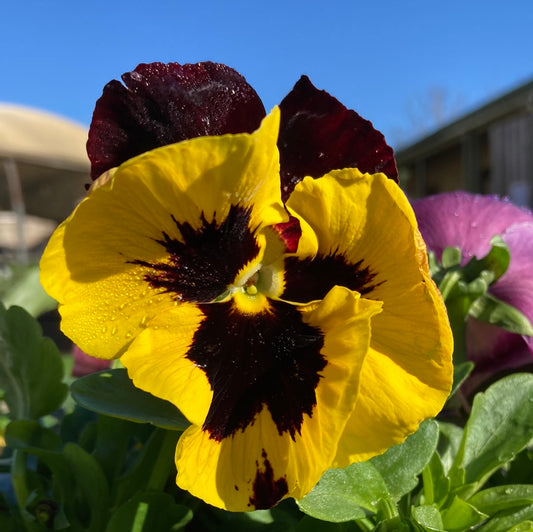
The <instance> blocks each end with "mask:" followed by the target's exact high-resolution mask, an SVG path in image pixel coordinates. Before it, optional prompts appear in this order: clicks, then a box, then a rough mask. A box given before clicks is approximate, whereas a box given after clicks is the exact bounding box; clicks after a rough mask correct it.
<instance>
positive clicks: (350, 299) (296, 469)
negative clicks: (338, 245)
mask: <svg viewBox="0 0 533 532" xmlns="http://www.w3.org/2000/svg"><path fill="white" fill-rule="evenodd" d="M380 308H381V305H380V304H379V303H377V302H371V301H366V300H362V299H360V298H359V297H358V296H357V294H354V293H353V292H350V291H349V290H346V289H344V288H341V287H336V288H334V289H333V290H332V291H331V292H330V293H329V294H328V295H327V296H326V298H325V299H324V300H323V301H322V302H320V303H318V302H317V303H313V304H311V305H307V306H302V307H299V312H301V313H302V319H303V321H304V322H305V323H307V324H309V325H310V326H313V327H316V328H318V329H319V330H320V331H322V334H323V335H324V342H323V346H322V349H321V356H322V357H323V358H324V361H325V365H324V367H323V369H322V370H321V371H320V379H318V381H317V384H316V387H315V391H314V394H315V404H314V405H313V407H312V409H311V410H310V411H309V412H307V413H304V414H303V416H302V417H301V419H300V421H298V422H297V423H296V422H295V418H294V419H292V420H291V419H290V416H291V415H293V414H294V413H295V410H294V404H293V401H296V405H298V406H297V407H298V408H299V405H300V403H299V401H300V400H301V397H295V396H294V394H292V395H291V388H290V387H288V388H283V386H278V387H276V389H274V390H272V394H275V395H276V396H277V398H276V400H275V401H279V403H280V404H283V405H285V406H284V408H283V410H282V412H281V419H280V417H279V416H280V412H279V411H277V410H276V408H275V404H274V408H273V407H272V403H270V402H268V400H267V402H266V403H263V404H262V406H261V408H260V409H258V411H257V412H255V414H254V416H253V417H252V418H251V419H249V421H248V422H247V423H246V424H239V423H234V422H233V421H231V420H230V418H228V421H229V423H230V424H231V427H236V429H235V428H231V430H230V431H225V430H224V428H223V427H220V426H218V425H217V420H216V419H209V418H208V419H207V420H206V422H205V423H204V424H203V426H202V427H200V426H193V427H191V428H189V429H188V430H187V431H186V432H185V433H184V434H183V436H182V437H181V438H180V441H179V443H178V448H177V452H176V465H177V470H178V476H177V483H178V485H179V486H180V487H181V488H183V489H186V490H189V491H190V492H191V493H192V494H193V495H196V496H198V497H200V498H202V499H203V500H205V501H206V502H208V503H209V504H212V505H215V506H218V507H221V508H226V509H229V510H233V511H247V510H253V509H256V508H268V507H271V506H273V505H275V504H276V503H277V502H278V501H279V500H281V499H282V498H285V497H296V498H300V497H303V496H304V495H305V494H306V493H307V492H309V491H310V490H311V488H312V487H313V486H314V485H315V484H316V482H317V481H318V480H319V478H320V476H321V475H322V474H323V472H324V471H325V470H326V469H327V468H328V467H330V466H331V462H332V460H333V457H334V456H335V453H336V449H337V443H338V438H339V436H340V434H341V433H342V430H343V428H344V425H345V423H346V420H347V418H348V416H349V415H350V413H351V411H352V408H353V404H354V401H355V398H356V395H357V388H358V381H359V377H358V375H359V371H360V368H361V364H362V362H363V360H364V357H365V354H366V351H367V348H368V341H369V321H370V319H371V317H372V316H373V315H375V313H377V312H379V311H380ZM295 339H296V338H295ZM219 341H224V340H220V339H219ZM249 356H250V357H251V358H252V359H253V357H254V353H253V352H251V353H250V354H249ZM303 363H305V359H304V360H303ZM228 366H230V365H229V364H226V365H225V367H226V374H225V380H226V381H229V386H232V382H233V381H232V380H231V375H230V374H228V371H227V368H228ZM233 371H234V372H236V374H237V376H239V374H240V375H243V376H244V377H243V378H244V379H245V378H246V377H245V375H246V372H247V368H246V367H242V366H239V365H236V366H235V369H234V370H233ZM310 372H312V370H311V369H310ZM301 375H302V378H303V377H304V375H305V371H303V370H302V373H301ZM265 379H266V380H265ZM269 379H272V377H271V376H269V375H265V376H264V378H263V379H262V381H261V380H259V381H256V382H254V383H252V386H253V387H258V388H261V387H264V385H265V384H267V385H268V384H269V382H272V383H274V381H269ZM240 380H242V379H240ZM242 397H243V399H242V400H246V398H247V397H249V395H246V394H243V396H242ZM217 398H218V399H222V398H223V395H222V396H221V395H220V394H219V392H218V390H217V389H215V390H214V394H213V403H215V402H216V401H217ZM271 399H272V398H271ZM242 406H243V405H242V404H241V403H240V402H237V403H236V404H235V405H234V409H235V411H236V412H239V411H240V409H241V407H242ZM211 409H212V410H217V406H216V405H215V404H213V405H212V407H211ZM300 413H301V411H300ZM287 416H288V417H287ZM247 419H248V418H247ZM288 421H289V422H288ZM292 422H294V423H292Z"/></svg>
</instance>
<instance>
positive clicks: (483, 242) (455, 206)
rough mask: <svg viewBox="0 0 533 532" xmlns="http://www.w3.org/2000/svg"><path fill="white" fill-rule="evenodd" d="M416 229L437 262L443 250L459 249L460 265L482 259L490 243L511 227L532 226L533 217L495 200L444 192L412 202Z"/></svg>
mask: <svg viewBox="0 0 533 532" xmlns="http://www.w3.org/2000/svg"><path fill="white" fill-rule="evenodd" d="M413 208H414V211H415V214H416V217H417V220H418V226H419V229H420V232H421V233H422V237H423V238H424V240H425V242H426V245H427V247H428V249H431V250H432V251H434V252H435V254H436V255H437V258H438V259H439V260H440V257H441V254H442V250H443V249H444V248H446V247H458V248H460V249H461V250H462V253H463V261H462V262H463V264H465V263H466V262H468V261H469V260H470V259H471V258H472V257H473V256H474V255H475V256H476V257H478V258H481V257H484V256H485V255H486V254H487V253H488V252H489V250H490V239H491V238H492V237H493V236H494V235H499V234H502V233H503V232H504V231H505V230H506V229H507V228H508V227H509V226H510V225H511V224H515V223H521V222H533V214H532V213H531V212H529V211H527V210H525V209H522V208H520V207H517V206H516V205H513V204H512V203H510V202H509V201H507V200H501V199H499V198H497V197H496V196H481V195H477V194H470V193H468V192H462V191H458V192H447V193H444V194H437V195H435V196H430V197H427V198H423V199H420V200H416V201H415V202H413Z"/></svg>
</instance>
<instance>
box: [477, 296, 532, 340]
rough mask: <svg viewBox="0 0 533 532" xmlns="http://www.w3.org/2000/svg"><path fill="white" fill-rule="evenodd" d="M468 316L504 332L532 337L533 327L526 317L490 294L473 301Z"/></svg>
mask: <svg viewBox="0 0 533 532" xmlns="http://www.w3.org/2000/svg"><path fill="white" fill-rule="evenodd" d="M469 314H470V316H473V317H474V318H476V319H478V320H480V321H484V322H486V323H490V324H492V325H496V326H497V327H500V328H502V329H505V330H506V331H509V332H512V333H516V334H525V335H529V336H533V325H531V322H530V321H529V319H528V318H527V316H525V315H524V314H522V312H520V311H519V310H518V309H517V308H515V307H513V306H511V305H508V304H507V303H504V302H503V301H500V300H499V299H497V298H495V297H494V296H492V295H491V294H488V293H487V294H484V295H483V296H481V297H479V298H478V299H477V300H476V301H474V302H473V303H472V305H471V307H470V310H469Z"/></svg>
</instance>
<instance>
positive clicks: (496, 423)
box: [453, 373, 533, 488]
mask: <svg viewBox="0 0 533 532" xmlns="http://www.w3.org/2000/svg"><path fill="white" fill-rule="evenodd" d="M532 398H533V375H531V374H525V373H524V374H514V375H510V376H508V377H505V378H503V379H501V380H499V381H497V382H496V383H494V384H493V385H492V386H490V387H489V388H488V389H487V391H486V392H484V393H479V394H477V395H476V397H475V398H474V403H473V406H472V411H471V414H470V417H469V419H468V422H467V424H466V427H465V430H464V435H463V440H462V442H461V448H460V450H459V452H458V454H457V457H456V463H454V466H453V467H454V468H456V467H462V468H464V470H465V482H466V483H467V484H472V485H473V487H474V488H475V487H476V486H477V487H480V486H481V485H482V484H483V482H484V481H485V480H486V478H487V477H488V476H489V475H490V474H491V473H492V472H494V471H495V470H496V469H498V468H499V467H501V466H502V465H503V464H505V463H507V462H509V461H510V460H512V458H513V457H514V456H515V455H516V454H517V453H518V452H520V451H521V450H522V449H524V448H525V447H526V446H527V444H528V443H529V442H530V440H531V436H532V434H533V401H532Z"/></svg>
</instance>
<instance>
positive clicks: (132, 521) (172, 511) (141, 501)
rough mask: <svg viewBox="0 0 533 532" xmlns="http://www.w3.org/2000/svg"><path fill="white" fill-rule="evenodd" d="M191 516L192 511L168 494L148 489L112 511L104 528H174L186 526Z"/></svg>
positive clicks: (112, 531)
mask: <svg viewBox="0 0 533 532" xmlns="http://www.w3.org/2000/svg"><path fill="white" fill-rule="evenodd" d="M191 519H192V511H191V510H190V509H189V508H187V507H186V506H181V505H179V504H176V503H175V502H174V499H173V498H172V497H171V496H170V495H169V494H167V493H163V492H158V491H145V492H142V493H137V494H135V496H134V497H132V498H131V499H130V500H129V501H128V502H126V503H125V504H123V505H122V506H121V507H120V508H119V509H118V510H116V511H115V512H113V516H112V517H111V519H110V520H109V523H108V525H107V528H105V532H125V531H131V532H152V531H157V532H174V531H175V530H183V529H184V528H185V526H186V525H187V523H188V522H189V521H190V520H191ZM101 530H104V529H103V528H102V529H101Z"/></svg>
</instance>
